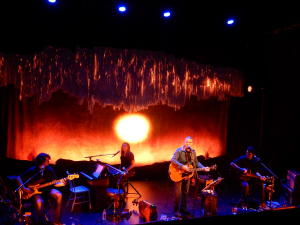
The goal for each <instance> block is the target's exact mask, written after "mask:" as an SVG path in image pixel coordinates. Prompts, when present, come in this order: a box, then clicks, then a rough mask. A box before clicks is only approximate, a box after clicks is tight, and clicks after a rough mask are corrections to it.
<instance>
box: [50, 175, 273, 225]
mask: <svg viewBox="0 0 300 225" xmlns="http://www.w3.org/2000/svg"><path fill="white" fill-rule="evenodd" d="M131 183H132V184H133V186H134V187H135V188H136V189H137V190H138V191H139V192H140V193H141V195H142V197H141V198H140V199H138V200H145V201H147V202H150V203H152V204H155V205H156V207H157V214H158V220H160V217H161V215H162V214H163V213H164V214H168V218H172V217H173V208H174V206H173V199H174V197H173V196H174V187H173V186H174V185H173V182H172V181H171V180H169V182H168V189H167V180H143V181H131ZM60 190H61V191H62V192H63V207H62V221H63V222H64V223H65V224H71V223H72V222H73V221H74V222H75V224H76V225H77V224H78V221H76V220H74V219H73V220H72V219H70V217H73V218H75V219H77V220H79V221H80V224H84V225H96V224H103V223H102V222H101V221H102V220H101V218H102V212H101V211H95V210H93V209H92V210H90V209H89V207H88V203H85V204H80V205H75V207H74V210H73V212H70V209H71V207H70V206H69V207H68V208H67V207H65V206H66V202H67V199H68V197H69V191H68V190H67V187H61V188H60ZM132 191H133V189H131V188H130V189H129V192H132ZM216 192H217V193H218V198H217V213H216V214H217V216H223V215H231V214H232V205H231V203H232V202H237V201H238V200H239V197H240V196H241V190H240V187H238V186H236V185H233V184H231V183H229V182H226V181H225V180H224V181H222V182H221V183H220V184H219V185H218V186H217V187H216ZM194 193H195V187H193V186H191V187H190V191H189V198H188V210H189V211H191V210H192V208H193V196H194ZM138 197H139V196H138V195H128V197H127V198H126V205H125V207H124V208H123V209H122V210H124V209H125V211H126V210H129V211H132V215H131V217H130V218H129V220H128V221H124V222H122V223H121V224H141V223H144V221H143V220H142V219H141V218H140V217H139V209H138V206H136V205H134V204H133V203H132V201H133V200H134V199H137V198H138ZM274 201H276V199H274ZM277 201H278V200H277ZM200 203H201V202H200V200H197V201H196V207H195V213H194V216H195V217H196V218H200V217H203V212H204V210H203V208H202V207H201V204H200ZM52 208H53V207H52ZM112 212H113V210H109V211H108V212H107V221H106V224H115V223H116V221H115V219H114V218H113V216H112V215H111V214H112ZM248 212H249V213H259V212H255V211H254V212H253V211H252V210H249V211H248ZM49 213H50V214H51V215H52V217H51V218H53V209H51V210H50V211H49ZM243 213H245V212H243ZM51 218H50V220H51Z"/></svg>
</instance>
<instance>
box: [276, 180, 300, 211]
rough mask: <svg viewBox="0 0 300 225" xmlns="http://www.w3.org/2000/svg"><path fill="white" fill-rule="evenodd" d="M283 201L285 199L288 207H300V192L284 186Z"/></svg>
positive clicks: (282, 191)
mask: <svg viewBox="0 0 300 225" xmlns="http://www.w3.org/2000/svg"><path fill="white" fill-rule="evenodd" d="M281 199H285V201H286V203H287V206H298V205H300V191H294V190H293V189H291V188H290V187H288V186H287V185H285V184H282V190H281Z"/></svg>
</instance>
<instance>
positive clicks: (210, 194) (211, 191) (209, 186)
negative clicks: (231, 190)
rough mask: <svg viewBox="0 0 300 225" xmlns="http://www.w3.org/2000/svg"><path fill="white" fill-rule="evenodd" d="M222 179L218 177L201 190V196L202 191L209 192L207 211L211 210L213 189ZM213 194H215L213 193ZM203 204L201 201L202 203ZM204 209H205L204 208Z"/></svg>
mask: <svg viewBox="0 0 300 225" xmlns="http://www.w3.org/2000/svg"><path fill="white" fill-rule="evenodd" d="M222 180H224V178H221V177H218V179H216V180H215V181H213V182H212V183H210V184H208V185H207V186H206V187H205V188H203V189H202V190H201V193H202V194H203V193H204V191H206V190H208V191H209V210H211V201H212V194H213V192H214V187H216V186H217V185H218V184H219V183H220V182H221V181H222ZM214 193H215V192H214ZM202 203H203V201H202ZM205 208H206V207H205Z"/></svg>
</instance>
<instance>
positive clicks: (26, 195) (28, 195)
mask: <svg viewBox="0 0 300 225" xmlns="http://www.w3.org/2000/svg"><path fill="white" fill-rule="evenodd" d="M78 177H79V175H78V174H70V175H68V176H67V177H66V178H65V179H67V180H73V179H75V178H78ZM62 180H63V179H59V180H54V181H51V182H49V183H45V184H41V185H40V184H28V185H27V187H28V188H30V189H31V190H32V193H26V192H22V199H29V198H31V196H33V195H36V194H42V192H40V191H39V189H41V188H44V187H48V186H50V185H53V184H57V183H59V182H61V181H62ZM39 182H42V180H40V181H39Z"/></svg>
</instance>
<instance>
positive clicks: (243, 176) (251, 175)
mask: <svg viewBox="0 0 300 225" xmlns="http://www.w3.org/2000/svg"><path fill="white" fill-rule="evenodd" d="M251 177H254V178H258V179H260V176H257V175H255V174H251V173H244V174H242V175H241V176H240V177H239V178H240V179H243V180H249V179H250V178H251ZM266 181H272V177H266Z"/></svg>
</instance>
